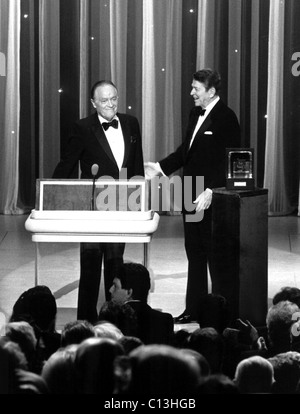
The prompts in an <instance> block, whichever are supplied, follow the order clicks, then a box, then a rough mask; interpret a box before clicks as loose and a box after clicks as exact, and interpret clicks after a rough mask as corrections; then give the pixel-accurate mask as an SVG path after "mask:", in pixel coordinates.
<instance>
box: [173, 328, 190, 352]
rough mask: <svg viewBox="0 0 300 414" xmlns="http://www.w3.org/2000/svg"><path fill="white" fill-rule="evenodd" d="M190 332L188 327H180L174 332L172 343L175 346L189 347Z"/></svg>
mask: <svg viewBox="0 0 300 414" xmlns="http://www.w3.org/2000/svg"><path fill="white" fill-rule="evenodd" d="M189 338H190V333H189V331H187V330H186V329H179V330H178V331H176V332H174V334H173V338H172V345H173V346H174V347H175V348H187V347H188V346H189Z"/></svg>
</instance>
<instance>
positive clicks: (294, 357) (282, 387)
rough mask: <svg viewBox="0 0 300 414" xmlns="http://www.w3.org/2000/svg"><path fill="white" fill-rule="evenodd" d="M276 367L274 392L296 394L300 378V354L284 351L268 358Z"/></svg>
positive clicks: (274, 367)
mask: <svg viewBox="0 0 300 414" xmlns="http://www.w3.org/2000/svg"><path fill="white" fill-rule="evenodd" d="M268 360H269V362H270V363H271V364H272V366H273V369H274V378H275V383H274V386H273V389H272V392H273V394H295V393H296V392H297V391H298V383H299V379H300V354H299V353H298V352H294V351H288V352H283V353H280V354H277V355H275V356H273V357H272V358H269V359H268Z"/></svg>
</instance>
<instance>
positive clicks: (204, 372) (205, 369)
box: [184, 348, 210, 378]
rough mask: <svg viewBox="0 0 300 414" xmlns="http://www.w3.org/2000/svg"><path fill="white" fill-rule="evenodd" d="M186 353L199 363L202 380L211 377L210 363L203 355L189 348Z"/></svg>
mask: <svg viewBox="0 0 300 414" xmlns="http://www.w3.org/2000/svg"><path fill="white" fill-rule="evenodd" d="M184 353H185V354H186V355H187V356H190V357H191V358H193V359H194V360H195V361H196V362H197V363H198V365H199V368H200V374H201V378H204V377H207V376H208V375H210V366H209V363H208V361H207V359H206V358H205V357H204V356H203V355H202V354H200V353H199V352H198V351H195V350H194V349H189V348H186V349H185V350H184Z"/></svg>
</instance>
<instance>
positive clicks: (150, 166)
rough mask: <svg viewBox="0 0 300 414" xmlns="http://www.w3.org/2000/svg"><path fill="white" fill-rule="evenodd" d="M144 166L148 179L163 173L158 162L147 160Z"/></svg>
mask: <svg viewBox="0 0 300 414" xmlns="http://www.w3.org/2000/svg"><path fill="white" fill-rule="evenodd" d="M144 168H145V178H146V180H151V178H153V177H156V176H158V175H160V174H163V172H162V169H161V168H160V165H159V163H158V162H145V163H144Z"/></svg>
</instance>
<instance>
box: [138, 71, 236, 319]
mask: <svg viewBox="0 0 300 414" xmlns="http://www.w3.org/2000/svg"><path fill="white" fill-rule="evenodd" d="M191 86H192V90H191V96H192V97H193V99H194V103H195V107H194V108H193V109H192V110H191V113H190V117H189V123H188V127H187V132H186V137H185V140H184V142H183V143H182V144H181V145H180V146H179V147H178V148H177V150H176V151H175V152H174V153H172V154H170V155H169V156H168V157H166V158H164V159H163V160H161V161H160V162H159V163H152V162H150V163H147V167H146V177H148V178H152V177H154V176H155V175H158V174H160V173H162V174H164V175H166V176H168V175H170V174H172V173H173V172H175V171H176V170H178V169H179V168H181V167H183V178H185V177H191V179H192V185H191V188H190V189H188V190H190V191H191V193H192V194H189V196H191V197H192V200H193V202H194V205H195V210H194V213H198V217H200V218H198V219H197V217H196V216H195V218H194V219H193V218H192V213H193V212H187V211H184V210H183V219H184V235H185V250H186V254H187V258H188V278H187V290H186V309H185V310H184V312H183V313H182V314H181V315H179V316H178V317H176V318H174V321H175V323H189V322H191V321H193V320H196V319H197V312H198V306H199V303H200V301H201V298H203V297H204V296H206V295H207V293H208V280H207V279H208V271H207V266H208V265H209V263H210V254H211V252H210V250H211V226H212V220H211V202H212V189H213V188H216V187H223V186H224V185H225V182H226V172H225V171H226V168H225V166H226V148H234V147H239V146H240V126H239V122H238V120H237V117H236V115H235V113H234V112H233V111H232V110H231V109H230V108H229V107H228V106H227V105H226V104H225V103H224V102H223V101H222V100H221V99H220V96H219V90H220V87H221V78H220V75H219V73H218V72H217V71H214V70H211V69H202V70H199V71H197V72H196V73H195V74H194V76H193V80H192V85H191ZM197 177H204V188H203V191H202V192H201V193H200V194H199V193H197V185H196V181H197ZM183 183H185V180H184V181H183ZM183 194H185V191H183ZM184 204H185V203H184ZM201 212H204V215H203V218H202V219H201V217H202V215H201V214H200V213H201ZM211 271H212V269H211V268H210V273H211Z"/></svg>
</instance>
